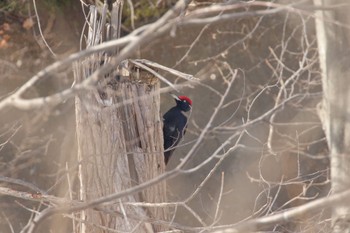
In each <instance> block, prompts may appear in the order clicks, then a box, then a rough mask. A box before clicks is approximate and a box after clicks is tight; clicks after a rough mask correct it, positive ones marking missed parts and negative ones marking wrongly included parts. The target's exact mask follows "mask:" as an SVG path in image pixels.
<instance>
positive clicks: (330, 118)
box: [314, 0, 350, 232]
mask: <svg viewBox="0 0 350 233" xmlns="http://www.w3.org/2000/svg"><path fill="white" fill-rule="evenodd" d="M314 3H315V4H316V5H318V6H320V5H323V6H331V5H337V4H343V5H342V6H341V7H335V8H333V10H327V11H320V12H319V13H318V15H317V20H316V28H317V40H318V46H319V54H320V64H321V68H322V73H323V77H322V85H323V92H324V94H323V100H322V103H321V104H320V105H319V114H320V118H321V120H322V124H323V128H324V131H325V134H326V137H327V142H328V146H329V151H330V160H331V181H332V191H333V192H334V193H338V192H341V191H343V190H346V189H349V187H350V183H349V182H350V170H349V168H350V121H349V116H350V114H349V112H350V66H349V61H350V53H349V49H348V48H349V47H350V31H349V29H348V28H346V27H344V25H349V24H350V15H349V10H350V7H349V6H346V4H348V3H349V2H348V1H347V0H314ZM332 219H333V221H332V223H333V232H350V205H349V203H347V202H344V203H342V205H337V206H334V207H333V216H332Z"/></svg>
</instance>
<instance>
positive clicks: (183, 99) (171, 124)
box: [163, 94, 192, 164]
mask: <svg viewBox="0 0 350 233" xmlns="http://www.w3.org/2000/svg"><path fill="white" fill-rule="evenodd" d="M171 95H172V97H174V99H175V102H176V106H175V107H172V108H171V109H170V110H169V111H167V112H166V113H165V114H164V116H163V123H164V124H163V137H164V160H165V164H167V163H168V161H169V158H170V156H171V155H172V154H173V152H174V150H175V147H176V145H177V144H178V143H179V142H180V140H181V138H182V137H183V136H184V135H185V133H186V128H187V117H186V115H185V114H184V112H188V111H190V110H191V108H192V100H191V99H190V98H188V97H187V96H176V95H173V94H171Z"/></svg>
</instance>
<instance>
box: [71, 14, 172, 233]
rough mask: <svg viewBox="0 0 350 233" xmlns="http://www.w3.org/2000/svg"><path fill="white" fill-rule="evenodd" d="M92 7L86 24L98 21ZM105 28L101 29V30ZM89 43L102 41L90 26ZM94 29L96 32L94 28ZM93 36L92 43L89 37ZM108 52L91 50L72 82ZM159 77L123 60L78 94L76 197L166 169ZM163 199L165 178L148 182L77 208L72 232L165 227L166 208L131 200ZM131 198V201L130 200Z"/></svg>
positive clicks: (88, 196)
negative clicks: (146, 185) (92, 205)
mask: <svg viewBox="0 0 350 233" xmlns="http://www.w3.org/2000/svg"><path fill="white" fill-rule="evenodd" d="M95 13H96V11H95V10H94V9H92V13H91V15H92V16H93V15H95V16H94V17H95V19H92V20H90V24H91V25H90V27H92V28H94V27H95V26H96V25H98V22H97V18H96V15H97V14H95ZM101 31H103V30H101ZM89 33H90V35H89V36H88V44H89V43H90V45H95V44H98V43H100V41H101V39H96V38H101V35H100V34H94V35H91V33H95V32H94V30H89ZM97 33H98V32H97ZM91 41H94V42H91ZM106 62H108V57H107V55H106V54H94V55H92V56H90V57H89V58H87V59H85V60H83V61H81V62H80V63H77V64H75V69H74V70H75V79H76V82H78V83H79V82H82V81H83V80H84V79H86V78H87V77H88V76H89V75H91V74H92V73H93V72H94V71H95V70H97V69H98V68H99V67H100V65H101V64H103V63H106ZM159 105H160V100H159V82H158V80H157V79H156V78H155V77H153V76H152V75H150V74H149V73H147V72H146V71H143V70H141V69H138V68H136V67H135V66H132V65H130V63H128V62H127V61H125V62H123V63H122V64H121V65H120V66H119V67H118V69H116V70H114V71H113V72H110V73H109V74H108V77H107V76H105V77H101V78H100V81H99V84H98V87H96V90H91V91H90V92H89V93H88V94H84V95H83V96H78V97H76V125H77V140H78V159H79V162H80V169H79V180H80V199H81V200H83V201H90V200H93V199H96V198H101V197H103V196H105V195H108V194H112V193H117V192H120V191H122V190H125V189H128V188H130V187H132V186H133V185H137V184H139V183H142V182H144V181H146V180H149V179H151V178H154V177H156V176H157V175H159V174H161V173H163V172H164V170H165V164H164V161H163V137H162V128H161V119H160V106H159ZM165 201H166V190H165V183H164V182H163V183H160V184H158V185H155V186H152V187H149V188H148V189H146V190H144V191H143V192H142V193H134V194H133V195H130V196H127V197H125V198H122V199H118V200H115V201H114V202H109V203H106V204H105V205H103V206H99V207H98V208H94V209H86V210H84V211H83V212H82V213H80V220H81V221H80V222H77V226H78V227H77V228H76V229H77V230H76V232H80V233H82V232H84V233H86V232H94V233H95V232H108V229H110V230H118V231H124V232H129V231H130V232H131V231H133V232H153V231H155V232H158V231H160V230H164V229H166V227H165V226H164V225H160V224H159V223H158V224H157V220H160V221H161V220H166V219H167V216H166V209H165V208H158V207H153V208H146V207H140V206H136V205H135V206H134V205H132V203H133V202H146V203H159V202H165ZM130 203H131V204H130Z"/></svg>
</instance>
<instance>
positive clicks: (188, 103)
mask: <svg viewBox="0 0 350 233" xmlns="http://www.w3.org/2000/svg"><path fill="white" fill-rule="evenodd" d="M171 96H172V97H173V98H174V99H175V101H176V106H177V107H179V108H180V109H181V110H182V111H184V112H188V111H190V110H191V108H192V100H191V99H190V98H188V97H187V96H184V95H181V96H176V95H174V94H171Z"/></svg>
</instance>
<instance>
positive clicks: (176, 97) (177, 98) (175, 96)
mask: <svg viewBox="0 0 350 233" xmlns="http://www.w3.org/2000/svg"><path fill="white" fill-rule="evenodd" d="M170 95H171V96H172V97H173V98H174V99H176V100H178V101H180V99H179V97H178V96H177V95H174V94H170Z"/></svg>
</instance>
